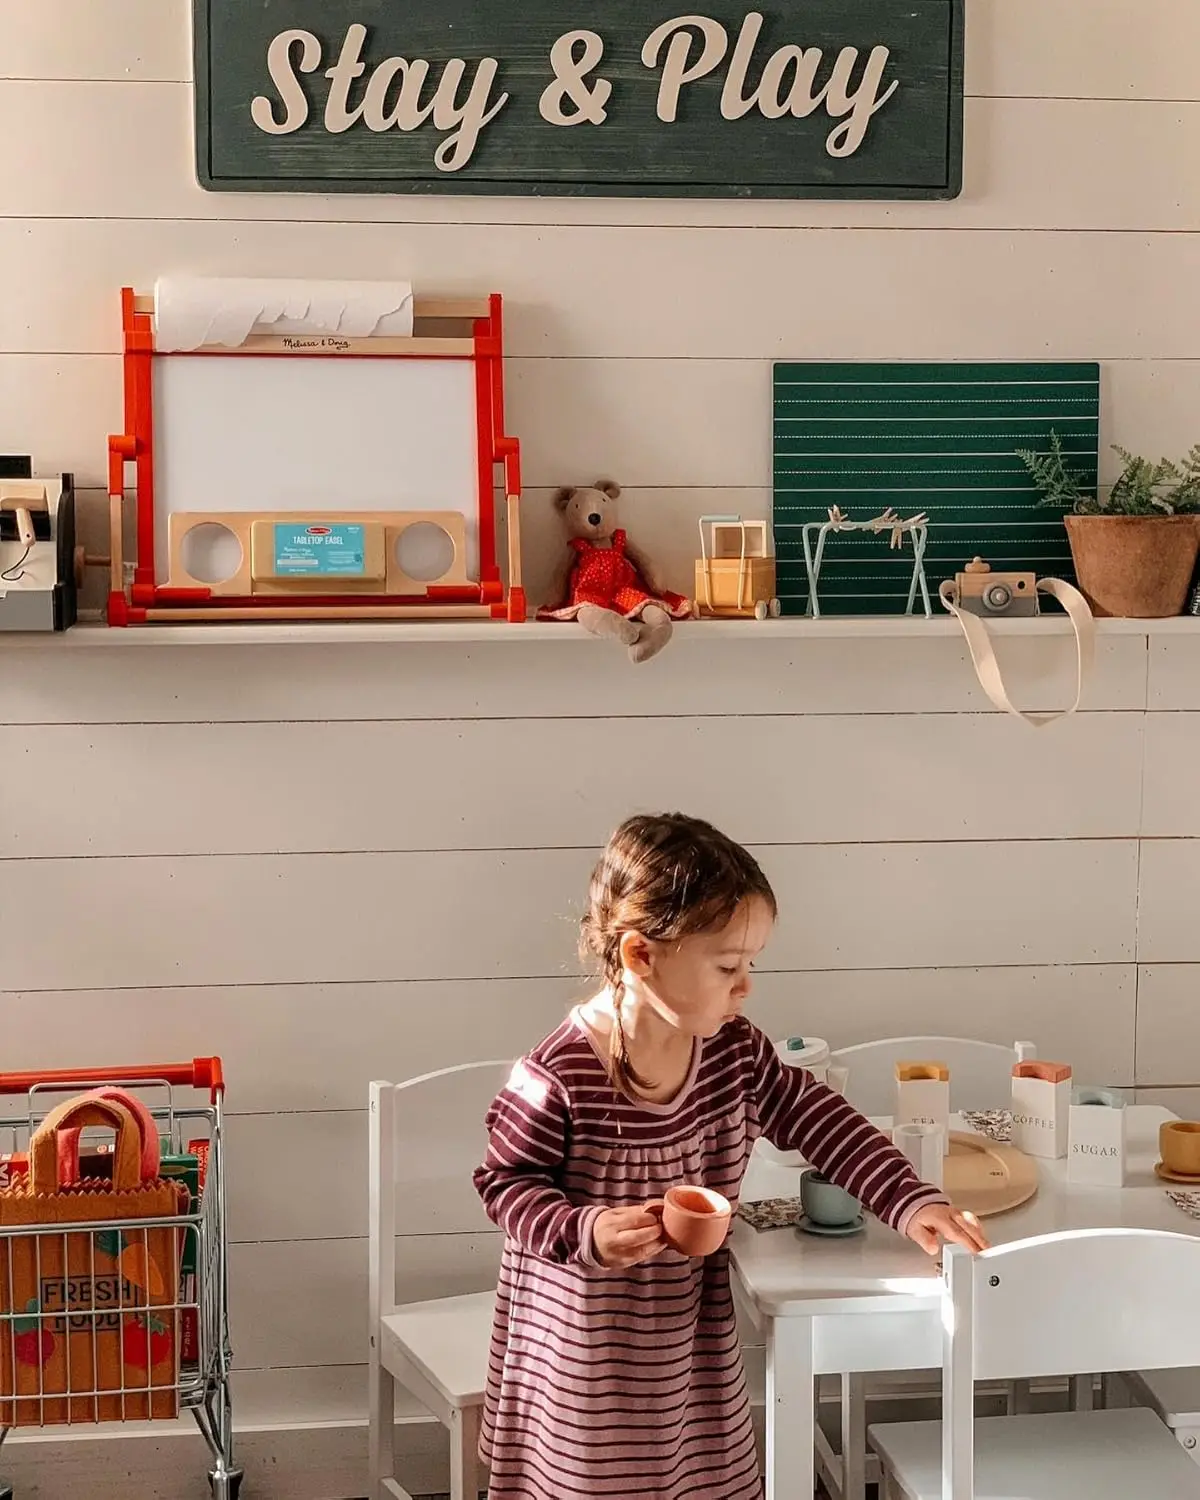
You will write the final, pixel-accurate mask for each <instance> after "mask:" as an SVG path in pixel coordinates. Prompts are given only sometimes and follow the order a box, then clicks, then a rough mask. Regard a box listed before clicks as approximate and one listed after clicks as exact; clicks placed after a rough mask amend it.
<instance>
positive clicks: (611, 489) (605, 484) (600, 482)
mask: <svg viewBox="0 0 1200 1500" xmlns="http://www.w3.org/2000/svg"><path fill="white" fill-rule="evenodd" d="M592 488H593V489H594V490H599V491H600V493H601V494H602V495H607V496H608V498H609V499H610V500H619V499H620V498H621V486H620V485H619V484H617V482H616V481H615V480H613V479H597V481H596V483H595V484H594V485H593V486H592Z"/></svg>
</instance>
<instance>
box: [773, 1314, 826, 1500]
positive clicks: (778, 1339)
mask: <svg viewBox="0 0 1200 1500" xmlns="http://www.w3.org/2000/svg"><path fill="white" fill-rule="evenodd" d="M815 1418H816V1408H815V1402H814V1399H813V1331H812V1319H811V1318H773V1319H772V1321H771V1325H770V1328H769V1329H768V1331H767V1410H766V1428H767V1434H766V1436H767V1495H766V1500H808V1496H810V1495H811V1494H812V1493H813V1490H814V1488H815V1487H816V1474H815V1464H814V1462H813V1422H814V1420H815Z"/></svg>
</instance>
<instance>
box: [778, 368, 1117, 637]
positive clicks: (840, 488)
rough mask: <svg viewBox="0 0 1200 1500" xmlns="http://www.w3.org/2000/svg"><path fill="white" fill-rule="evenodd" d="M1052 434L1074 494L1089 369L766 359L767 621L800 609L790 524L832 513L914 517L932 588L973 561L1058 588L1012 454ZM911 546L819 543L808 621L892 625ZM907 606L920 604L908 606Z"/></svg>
mask: <svg viewBox="0 0 1200 1500" xmlns="http://www.w3.org/2000/svg"><path fill="white" fill-rule="evenodd" d="M1051 431H1054V432H1057V433H1058V435H1059V437H1060V438H1061V439H1062V441H1063V447H1064V449H1065V450H1066V452H1067V454H1068V461H1069V462H1070V464H1071V467H1072V469H1073V470H1075V471H1076V472H1077V473H1078V474H1079V475H1080V476H1081V479H1082V481H1083V483H1084V485H1085V486H1088V487H1092V488H1094V487H1095V485H1096V483H1097V478H1098V473H1097V471H1098V468H1099V441H1100V437H1099V434H1100V366H1099V365H1098V364H1090V363H1071V364H1014V363H987V364H981V363H966V362H955V363H951V364H923V363H922V364H891V363H889V364H859V363H853V364H820V363H777V364H776V365H775V378H774V468H775V476H774V484H775V512H774V514H775V550H776V556H777V560H778V591H779V597H780V599H781V601H782V604H783V612H784V613H785V614H790V615H801V614H804V613H805V611H806V609H807V605H808V580H807V576H806V573H805V568H804V548H803V541H802V527H803V526H804V524H805V522H808V521H824V520H825V519H827V516H828V512H829V508H830V507H831V506H833V505H836V506H838V507H839V508H840V509H841V511H842V513H843V514H844V515H845V516H846V517H847V518H848V519H849V520H855V521H861V520H868V519H870V518H871V517H872V516H876V515H879V514H880V513H881V512H883V511H885V510H887V509H888V507H889V506H890V507H892V508H893V509H894V510H896V511H897V512H898V513H899V514H900V515H902V516H911V515H915V514H916V513H918V512H920V511H924V512H926V513H927V515H928V516H929V544H928V548H927V550H926V554H925V573H926V576H927V578H928V579H929V591H930V595H931V596H932V597H933V600H934V612H935V613H940V612H941V608H940V606H939V605H938V603H937V598H936V596H937V589H938V585H939V584H940V583H941V582H942V580H943V579H945V578H951V577H953V576H954V574H955V573H958V572H960V571H961V570H962V567H963V565H964V564H965V563H967V562H969V561H970V560H971V558H972V557H974V556H975V555H976V554H978V555H979V556H981V557H983V558H984V559H985V560H986V561H987V562H989V563H990V564H991V565H992V568H993V569H994V570H995V571H1009V570H1030V569H1032V570H1034V571H1036V572H1037V573H1038V575H1039V576H1048V575H1053V576H1054V577H1058V578H1066V579H1068V580H1072V579H1073V578H1074V573H1073V570H1072V567H1071V553H1070V548H1069V546H1068V543H1067V533H1066V528H1065V526H1064V525H1063V521H1062V516H1061V514H1060V513H1058V512H1056V511H1052V510H1047V509H1046V508H1044V507H1042V506H1040V505H1039V504H1038V494H1037V491H1036V489H1035V488H1034V485H1033V482H1032V480H1031V478H1030V476H1029V474H1028V472H1027V470H1026V469H1025V466H1024V465H1023V464H1022V463H1021V461H1020V459H1019V458H1017V456H1016V450H1017V449H1018V448H1031V449H1034V450H1042V449H1045V448H1047V447H1048V446H1049V442H1050V434H1051ZM912 563H913V554H912V546H911V543H906V544H905V547H904V549H903V551H892V550H891V549H890V547H889V544H888V538H887V536H884V535H881V536H874V535H871V534H867V535H863V534H861V533H859V534H848V535H842V536H831V537H830V538H829V541H828V543H827V547H826V553H825V561H824V565H823V567H822V569H821V578H820V588H819V595H820V603H821V613H822V614H840V615H847V614H850V615H871V614H901V613H903V611H904V608H905V604H906V602H907V597H908V587H909V581H910V579H911V577H912ZM917 608H918V610H920V608H921V605H920V603H919V602H918V605H917Z"/></svg>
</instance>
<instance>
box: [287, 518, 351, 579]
mask: <svg viewBox="0 0 1200 1500" xmlns="http://www.w3.org/2000/svg"><path fill="white" fill-rule="evenodd" d="M365 567H366V543H365V540H364V528H363V527H362V526H302V525H297V524H295V523H294V522H286V523H285V522H281V521H277V522H276V523H275V577H276V578H361V577H362V575H363V572H364V570H365Z"/></svg>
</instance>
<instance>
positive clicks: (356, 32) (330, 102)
mask: <svg viewBox="0 0 1200 1500" xmlns="http://www.w3.org/2000/svg"><path fill="white" fill-rule="evenodd" d="M366 39H367V28H366V27H365V26H362V25H360V24H359V23H358V22H357V21H356V22H355V23H354V25H353V26H351V27H349V28H348V30H347V32H346V38H345V40H344V41H343V42H342V50H341V54H340V55H339V57H338V60H337V62H335V63H334V65H333V67H332V68H327V69H326V70H325V77H326V78H328V79H329V83H330V89H329V98H328V99H326V101H325V129H326V130H328V132H329V133H330V135H341V134H343V132H345V131H347V130H349V129H350V127H351V125H354V124H357V122H358V121H359V120H361V119H362V114H363V106H362V104H359V105H357V106H356V108H354V109H351V108H350V85H351V84H352V83H353V82H354V80H355V79H356V78H361V77H362V75H363V74H364V73H365V72H366V70H367V68H366V64H365V63H364V62H363V60H362V49H363V43H364V42H365V41H366Z"/></svg>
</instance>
